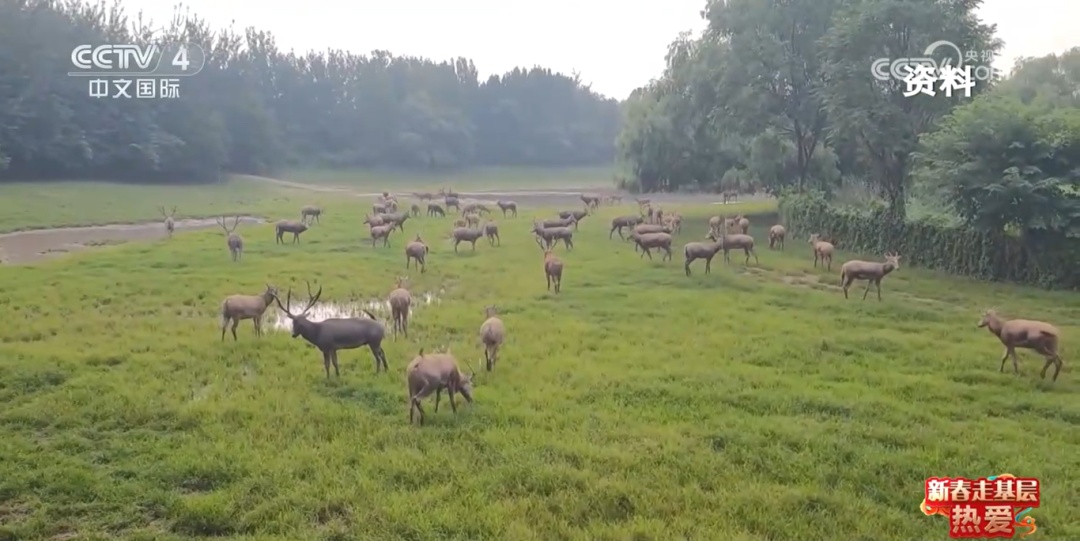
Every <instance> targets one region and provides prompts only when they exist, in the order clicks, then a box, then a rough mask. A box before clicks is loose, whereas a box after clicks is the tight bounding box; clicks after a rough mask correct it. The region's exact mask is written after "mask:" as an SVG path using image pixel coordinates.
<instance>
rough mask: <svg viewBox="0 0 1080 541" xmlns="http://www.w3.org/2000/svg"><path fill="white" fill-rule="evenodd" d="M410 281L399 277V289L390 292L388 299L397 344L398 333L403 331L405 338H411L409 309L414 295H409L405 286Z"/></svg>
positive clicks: (407, 278)
mask: <svg viewBox="0 0 1080 541" xmlns="http://www.w3.org/2000/svg"><path fill="white" fill-rule="evenodd" d="M408 280H409V277H408V276H398V277H397V287H395V288H394V290H393V291H391V292H390V296H389V298H388V299H387V300H388V301H389V304H390V317H391V320H392V321H393V325H394V326H393V331H394V341H395V342H397V335H398V331H401V333H402V334H404V335H405V338H408V337H409V308H410V306H411V305H412V295H410V294H409V290H408V289H406V286H405V284H406V283H408Z"/></svg>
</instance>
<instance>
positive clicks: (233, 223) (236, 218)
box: [229, 216, 240, 233]
mask: <svg viewBox="0 0 1080 541" xmlns="http://www.w3.org/2000/svg"><path fill="white" fill-rule="evenodd" d="M238 225H240V217H239V216H235V217H234V218H233V222H232V229H230V230H229V233H232V232H233V231H236V227H237V226H238Z"/></svg>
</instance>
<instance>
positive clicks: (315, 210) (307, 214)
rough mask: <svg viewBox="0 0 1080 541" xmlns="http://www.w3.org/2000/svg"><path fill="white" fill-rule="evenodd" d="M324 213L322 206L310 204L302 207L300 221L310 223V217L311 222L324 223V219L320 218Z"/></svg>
mask: <svg viewBox="0 0 1080 541" xmlns="http://www.w3.org/2000/svg"><path fill="white" fill-rule="evenodd" d="M322 213H323V211H322V209H321V208H319V207H316V206H312V205H308V206H306V207H304V208H302V209H300V221H301V222H302V223H308V219H310V220H311V223H315V222H319V223H322V221H321V220H320V219H319V217H320V216H322Z"/></svg>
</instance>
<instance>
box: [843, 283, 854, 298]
mask: <svg viewBox="0 0 1080 541" xmlns="http://www.w3.org/2000/svg"><path fill="white" fill-rule="evenodd" d="M851 282H852V280H846V279H845V280H844V298H845V299H846V298H848V293H847V290H848V288H849V287H851Z"/></svg>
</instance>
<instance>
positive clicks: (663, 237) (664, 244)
mask: <svg viewBox="0 0 1080 541" xmlns="http://www.w3.org/2000/svg"><path fill="white" fill-rule="evenodd" d="M630 239H631V240H633V241H634V243H636V244H637V246H638V247H639V248H641V255H640V256H638V257H639V258H642V257H645V256H646V255H648V256H649V259H652V258H653V257H652V249H653V248H658V249H660V250H663V252H664V258H663V259H662V260H661V261H668V260H670V259H671V240H672V238H671V235H670V234H668V233H645V234H641V233H638V232H637V231H634V232H633V233H631V234H630Z"/></svg>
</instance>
